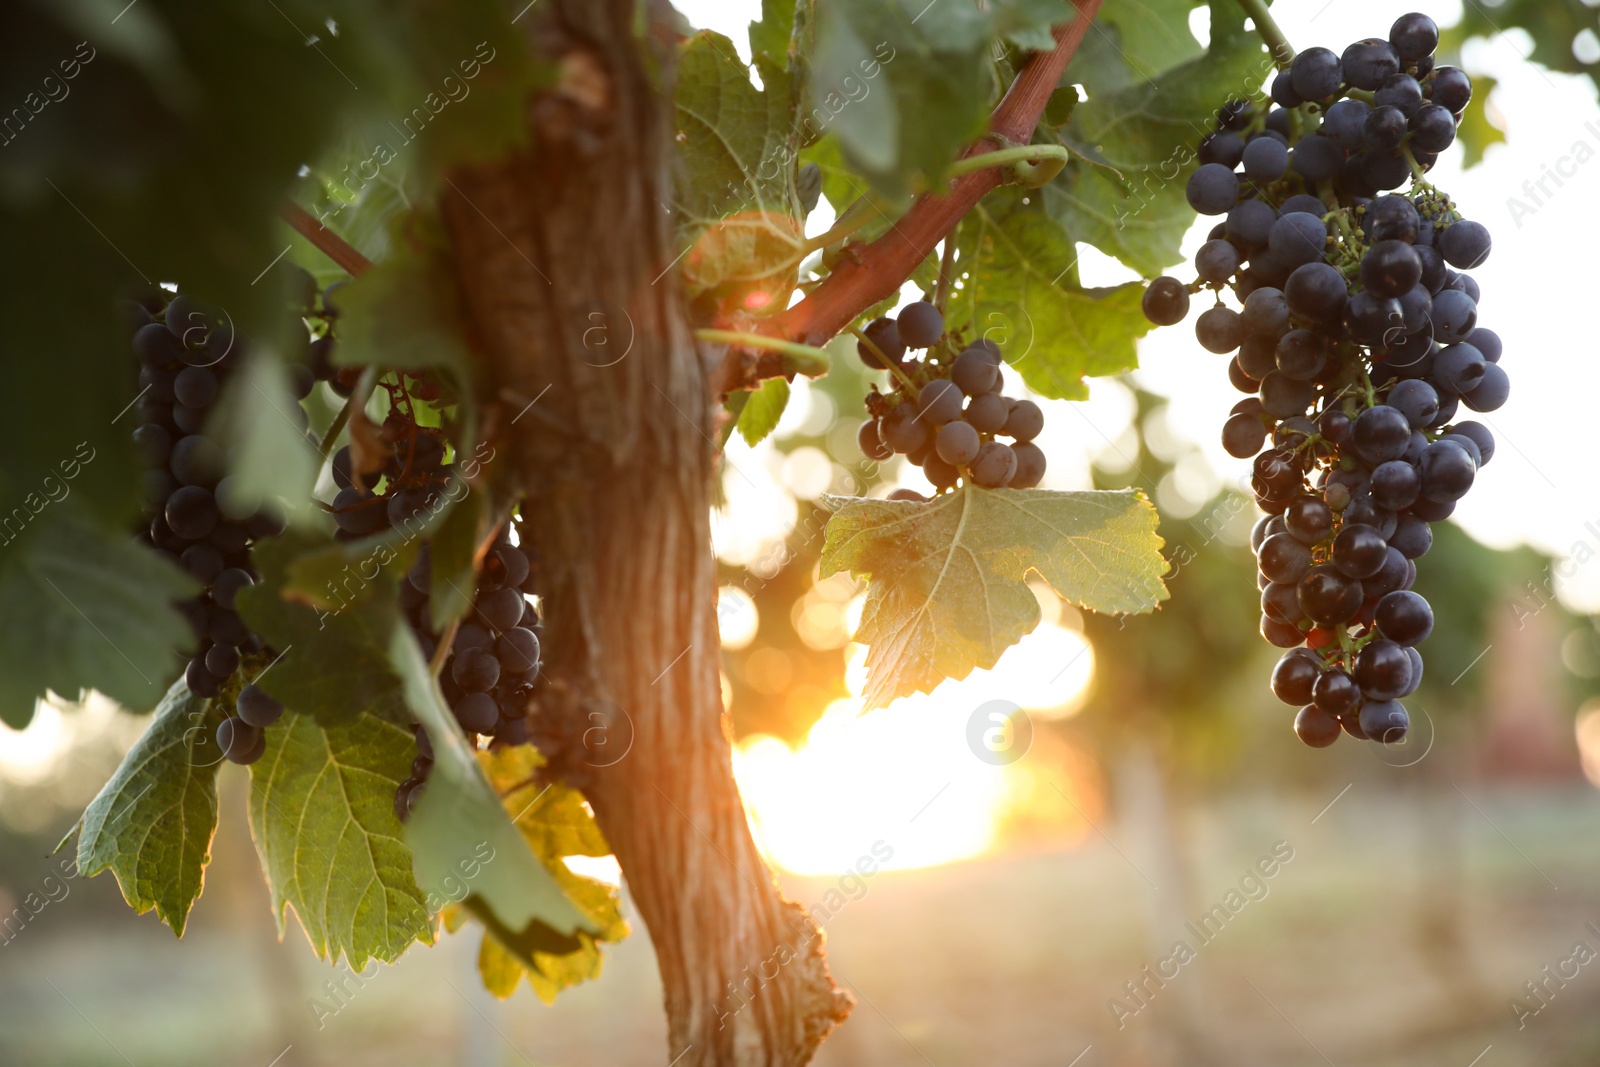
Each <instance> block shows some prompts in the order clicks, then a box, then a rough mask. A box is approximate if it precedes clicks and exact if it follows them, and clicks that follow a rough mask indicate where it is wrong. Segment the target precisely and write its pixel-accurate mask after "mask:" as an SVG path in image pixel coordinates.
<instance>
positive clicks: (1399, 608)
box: [1373, 589, 1433, 645]
mask: <svg viewBox="0 0 1600 1067" xmlns="http://www.w3.org/2000/svg"><path fill="white" fill-rule="evenodd" d="M1373 619H1374V621H1375V622H1376V624H1377V627H1378V632H1379V633H1381V634H1383V636H1384V637H1387V638H1388V639H1389V640H1391V641H1393V642H1395V643H1396V644H1399V645H1418V644H1421V643H1422V642H1423V641H1425V640H1427V638H1428V635H1429V634H1431V633H1432V632H1433V609H1432V608H1431V607H1429V606H1428V602H1427V601H1426V600H1424V599H1423V598H1422V597H1421V596H1420V595H1419V594H1417V593H1413V592H1411V591H1410V590H1409V589H1399V590H1396V591H1395V592H1393V593H1387V594H1385V595H1384V597H1383V599H1381V600H1379V601H1378V606H1377V608H1376V609H1375V610H1374V612H1373Z"/></svg>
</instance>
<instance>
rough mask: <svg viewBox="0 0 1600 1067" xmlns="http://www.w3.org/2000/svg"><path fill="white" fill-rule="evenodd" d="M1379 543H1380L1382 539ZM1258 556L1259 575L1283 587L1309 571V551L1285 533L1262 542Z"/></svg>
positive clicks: (1274, 535)
mask: <svg viewBox="0 0 1600 1067" xmlns="http://www.w3.org/2000/svg"><path fill="white" fill-rule="evenodd" d="M1375 532H1376V531H1374V533H1375ZM1379 542H1380V543H1382V538H1380V539H1379ZM1384 547H1385V548H1387V547H1388V546H1387V545H1385V546H1384ZM1259 555H1260V559H1259V561H1258V562H1259V563H1260V565H1261V573H1262V574H1264V575H1266V576H1267V577H1268V578H1269V579H1271V580H1272V581H1274V582H1279V583H1282V584H1285V585H1294V584H1296V583H1297V582H1299V581H1300V579H1301V578H1304V577H1305V575H1306V571H1308V570H1310V569H1311V550H1310V549H1309V548H1307V547H1306V546H1305V545H1304V544H1302V543H1301V542H1300V541H1298V540H1297V539H1295V538H1294V537H1291V536H1290V535H1289V534H1287V533H1281V534H1273V535H1272V536H1271V537H1268V538H1266V539H1265V540H1263V541H1262V542H1261V547H1260V550H1259Z"/></svg>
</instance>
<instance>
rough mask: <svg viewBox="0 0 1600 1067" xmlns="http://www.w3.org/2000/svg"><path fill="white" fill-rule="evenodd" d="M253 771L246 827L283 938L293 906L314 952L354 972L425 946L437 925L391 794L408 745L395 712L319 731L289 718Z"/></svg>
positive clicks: (410, 750)
mask: <svg viewBox="0 0 1600 1067" xmlns="http://www.w3.org/2000/svg"><path fill="white" fill-rule="evenodd" d="M266 738H267V750H266V752H265V753H264V754H263V755H262V757H261V759H259V760H258V761H256V762H255V763H253V764H251V766H250V785H251V788H250V830H251V833H252V835H253V836H254V837H255V841H256V850H257V852H258V853H259V854H260V857H261V867H262V870H263V871H265V872H266V875H267V883H268V885H269V887H270V889H271V891H272V909H273V913H274V915H275V916H276V918H277V920H278V931H279V934H280V935H281V934H282V932H283V926H284V915H285V910H286V909H287V908H289V907H293V909H294V912H295V915H296V917H297V918H299V920H300V925H301V927H302V928H303V929H304V930H305V933H306V938H307V939H308V940H309V941H310V942H311V947H312V948H313V949H314V950H315V951H316V953H317V955H318V956H319V957H322V958H324V959H327V960H329V961H333V962H336V961H337V960H338V958H339V957H340V956H341V955H342V956H343V957H344V958H345V959H346V961H347V962H348V963H349V966H350V968H351V970H355V971H359V970H361V969H362V968H363V967H365V966H366V963H367V961H368V960H369V959H373V958H376V959H379V960H382V961H384V962H385V963H388V962H392V961H394V960H395V959H397V958H399V956H400V954H401V953H402V952H404V951H405V950H406V949H407V948H408V947H409V946H410V945H411V943H412V942H414V941H421V942H422V943H424V944H432V942H433V939H434V930H433V919H432V916H431V915H430V913H429V909H428V907H427V905H426V902H425V899H424V896H423V893H422V890H421V889H419V888H418V885H417V882H416V879H415V877H414V876H413V875H412V870H411V851H410V849H408V848H407V847H406V843H405V840H404V838H403V836H402V835H403V830H402V827H401V825H400V820H399V819H398V818H397V817H396V816H395V813H394V793H395V788H396V787H397V786H398V785H399V784H400V782H401V781H403V780H404V779H405V778H407V777H408V776H409V775H410V773H411V769H410V767H411V761H412V758H413V757H414V756H415V755H416V743H415V741H414V739H413V738H412V735H411V731H410V730H409V729H408V728H407V727H406V726H404V725H403V719H402V718H401V716H400V714H399V713H398V710H397V709H394V708H392V707H391V708H388V709H385V708H383V707H381V706H379V707H373V708H369V709H366V710H365V711H363V713H362V714H360V715H358V716H356V717H355V718H354V719H353V720H351V721H350V722H348V723H343V724H340V725H331V726H322V725H319V724H318V722H317V720H316V719H315V718H313V717H312V716H310V715H300V714H296V713H294V712H292V711H291V712H287V713H286V714H285V715H284V716H283V718H282V719H280V720H279V721H278V722H277V723H276V724H274V725H273V726H271V727H270V728H268V729H267V731H266Z"/></svg>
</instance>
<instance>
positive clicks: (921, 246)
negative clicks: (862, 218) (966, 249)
mask: <svg viewBox="0 0 1600 1067" xmlns="http://www.w3.org/2000/svg"><path fill="white" fill-rule="evenodd" d="M1100 3H1101V0H1073V7H1074V8H1076V9H1077V17H1076V18H1074V19H1073V20H1072V21H1071V22H1068V23H1063V24H1062V25H1060V26H1057V27H1056V28H1055V29H1054V30H1053V31H1052V36H1053V37H1054V38H1055V42H1056V46H1055V48H1054V49H1053V50H1051V51H1049V52H1037V53H1035V54H1034V55H1033V56H1032V57H1031V58H1029V60H1028V62H1027V63H1026V64H1025V65H1024V66H1023V68H1022V70H1021V71H1020V72H1019V73H1018V74H1017V78H1016V80H1015V81H1013V82H1012V83H1011V88H1009V89H1008V90H1006V95H1005V96H1004V98H1002V99H1001V101H1000V103H999V104H998V105H997V106H996V107H995V109H994V114H993V115H991V116H990V117H989V132H988V133H987V134H986V135H985V136H983V137H981V138H979V139H978V141H977V142H975V143H974V144H972V145H970V146H968V148H967V150H966V151H965V152H963V153H962V159H963V160H965V159H966V158H968V157H972V156H978V155H982V154H984V153H987V152H993V151H997V150H1003V149H1006V148H1009V147H1012V146H1015V145H1018V144H1022V145H1026V144H1027V142H1028V141H1029V140H1030V139H1031V137H1032V136H1033V129H1034V127H1035V126H1036V125H1038V123H1039V117H1040V116H1041V115H1042V114H1044V108H1045V104H1046V103H1048V102H1049V100H1050V94H1051V93H1053V92H1054V91H1055V90H1056V86H1057V85H1058V84H1059V83H1060V81H1061V72H1062V71H1063V70H1065V69H1066V66H1067V63H1068V61H1070V60H1071V59H1072V57H1073V55H1074V54H1075V53H1076V52H1077V50H1078V46H1079V45H1080V44H1081V43H1082V42H1083V38H1084V35H1085V34H1087V33H1088V32H1089V23H1090V22H1091V21H1092V20H1093V19H1094V16H1095V15H1096V13H1097V12H1098V11H1099V10H1100ZM1034 147H1035V149H1036V148H1037V146H1034ZM956 167H957V168H958V173H959V168H960V167H961V163H960V162H959V161H958V162H957V164H956ZM1006 174H1007V172H1006V171H1005V170H1004V169H1003V168H997V167H994V166H989V167H985V168H984V169H982V170H977V171H974V172H972V173H969V174H963V175H962V176H960V177H958V178H957V179H955V180H954V181H952V182H950V183H949V184H948V186H947V187H946V189H945V190H944V191H943V192H937V191H929V192H927V193H924V194H922V195H921V196H919V197H918V198H917V200H916V202H915V203H913V204H912V205H911V210H909V211H907V212H906V214H905V217H904V218H902V219H900V221H899V222H897V223H896V224H895V225H894V226H892V227H890V229H889V232H888V233H886V234H884V235H883V236H882V237H880V238H878V239H877V240H876V241H873V242H872V243H871V244H868V245H866V246H864V247H860V246H852V254H851V255H849V256H844V257H841V258H840V260H839V264H838V266H836V267H835V268H834V270H833V273H831V274H829V275H828V277H827V278H825V279H823V282H822V284H821V285H819V286H817V288H816V289H815V290H813V291H812V292H811V294H810V295H809V296H807V297H806V298H805V299H803V300H801V301H800V302H799V303H798V304H796V305H795V306H794V307H792V308H789V309H788V310H787V311H784V312H782V313H781V314H779V315H777V316H775V317H774V319H773V323H772V325H773V331H772V332H774V333H776V334H777V335H779V336H782V337H785V338H787V339H790V340H794V341H798V342H800V343H801V344H807V345H822V344H825V343H826V342H827V341H828V340H829V339H830V338H832V337H833V336H834V335H835V334H837V333H838V332H839V331H840V330H842V329H844V328H845V326H846V325H848V324H849V323H850V322H852V321H853V320H854V319H855V318H856V317H857V316H859V315H860V314H861V312H862V311H863V310H865V309H866V308H869V307H871V306H872V305H873V304H876V303H877V302H878V301H880V300H883V299H885V298H887V297H889V296H891V295H892V294H894V293H895V292H896V291H898V290H899V288H900V286H901V285H902V284H903V283H904V282H905V280H906V279H907V278H909V277H911V273H912V271H914V270H916V268H917V265H918V264H919V263H921V262H922V261H923V260H924V259H925V258H927V256H928V255H929V254H930V253H931V252H932V251H933V250H934V249H935V248H936V247H938V244H939V242H940V241H941V240H943V239H944V237H945V235H946V234H948V233H949V232H950V231H951V230H953V229H955V227H956V224H957V223H959V222H960V221H961V219H962V218H963V217H964V216H965V215H966V213H967V212H968V211H970V210H972V208H973V206H974V205H976V204H977V202H978V201H979V200H981V199H983V197H984V196H985V194H987V193H988V192H989V191H990V190H992V189H994V188H995V187H996V186H998V185H999V184H1000V183H1001V181H1002V180H1003V179H1004V178H1005V176H1006Z"/></svg>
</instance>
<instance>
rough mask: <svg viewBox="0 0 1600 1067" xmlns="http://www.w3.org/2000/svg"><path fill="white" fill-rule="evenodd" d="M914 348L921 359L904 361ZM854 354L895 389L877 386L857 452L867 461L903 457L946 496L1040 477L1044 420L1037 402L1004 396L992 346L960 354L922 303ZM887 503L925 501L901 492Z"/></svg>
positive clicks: (863, 338) (1020, 485)
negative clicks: (962, 488) (959, 488)
mask: <svg viewBox="0 0 1600 1067" xmlns="http://www.w3.org/2000/svg"><path fill="white" fill-rule="evenodd" d="M914 349H920V350H922V352H923V356H922V358H921V359H915V358H912V357H911V356H909V355H908V354H907V352H908V350H914ZM856 352H857V354H858V355H859V356H860V357H861V361H862V362H863V363H865V364H866V365H867V366H868V367H870V368H872V369H874V370H887V371H889V375H890V384H891V386H892V388H891V390H890V391H889V392H887V393H880V392H879V391H878V388H877V386H873V389H872V392H871V393H869V394H868V395H867V399H866V404H867V413H868V414H869V415H870V416H872V417H871V418H869V419H868V420H867V421H866V422H864V423H862V424H861V430H860V432H859V433H858V434H857V435H856V443H857V444H858V445H859V446H860V447H861V451H862V453H863V454H864V455H865V456H866V457H867V458H868V459H871V460H877V461H879V462H882V461H883V460H886V459H889V458H890V457H892V456H893V455H895V454H896V453H900V454H903V455H904V456H905V457H906V458H907V459H909V460H910V461H911V462H912V463H914V464H916V465H917V466H919V467H921V468H922V473H923V474H924V475H926V476H927V479H928V481H930V482H932V483H933V486H934V488H935V489H937V490H940V491H944V490H947V489H953V488H955V486H956V485H957V484H960V483H963V482H964V483H965V484H969V485H978V486H982V487H983V488H985V489H999V488H1002V487H1009V488H1012V489H1031V488H1033V487H1034V486H1036V485H1038V484H1039V480H1040V479H1041V478H1043V477H1044V470H1045V458H1044V452H1043V451H1042V450H1041V449H1040V448H1039V446H1038V445H1036V444H1034V443H1033V439H1034V438H1035V437H1037V436H1038V435H1039V431H1040V430H1042V429H1044V412H1042V411H1041V410H1039V405H1037V404H1035V403H1034V402H1033V401H1031V400H1017V399H1013V398H1011V397H1007V396H1004V395H1003V394H1002V393H1001V389H1002V388H1003V387H1004V385H1005V375H1004V373H1003V372H1002V370H1001V366H1002V364H1003V360H1002V359H1001V358H1000V346H999V345H997V344H995V343H994V342H993V341H990V340H988V339H987V338H981V339H979V340H977V341H974V342H973V343H972V344H970V345H967V346H964V347H962V346H960V345H959V344H958V343H957V341H956V339H955V338H954V337H950V336H946V335H945V330H944V316H943V315H942V314H941V313H940V311H939V309H938V308H936V307H935V306H934V305H933V304H931V303H929V302H928V301H926V300H918V301H916V302H914V303H911V304H907V305H906V306H905V307H903V308H901V309H900V314H899V315H898V316H897V317H895V318H892V319H891V318H879V319H874V320H873V321H872V322H870V323H869V324H868V325H867V327H866V328H865V329H864V330H862V331H861V333H860V334H859V340H858V341H857V343H856ZM1002 437H1005V438H1010V439H1011V443H1010V444H1007V443H1006V442H1005V441H1002V440H999V438H1002ZM890 499H893V500H923V499H925V498H924V497H923V496H922V494H920V493H916V492H914V491H912V490H909V489H897V490H895V492H894V493H891V494H890Z"/></svg>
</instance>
